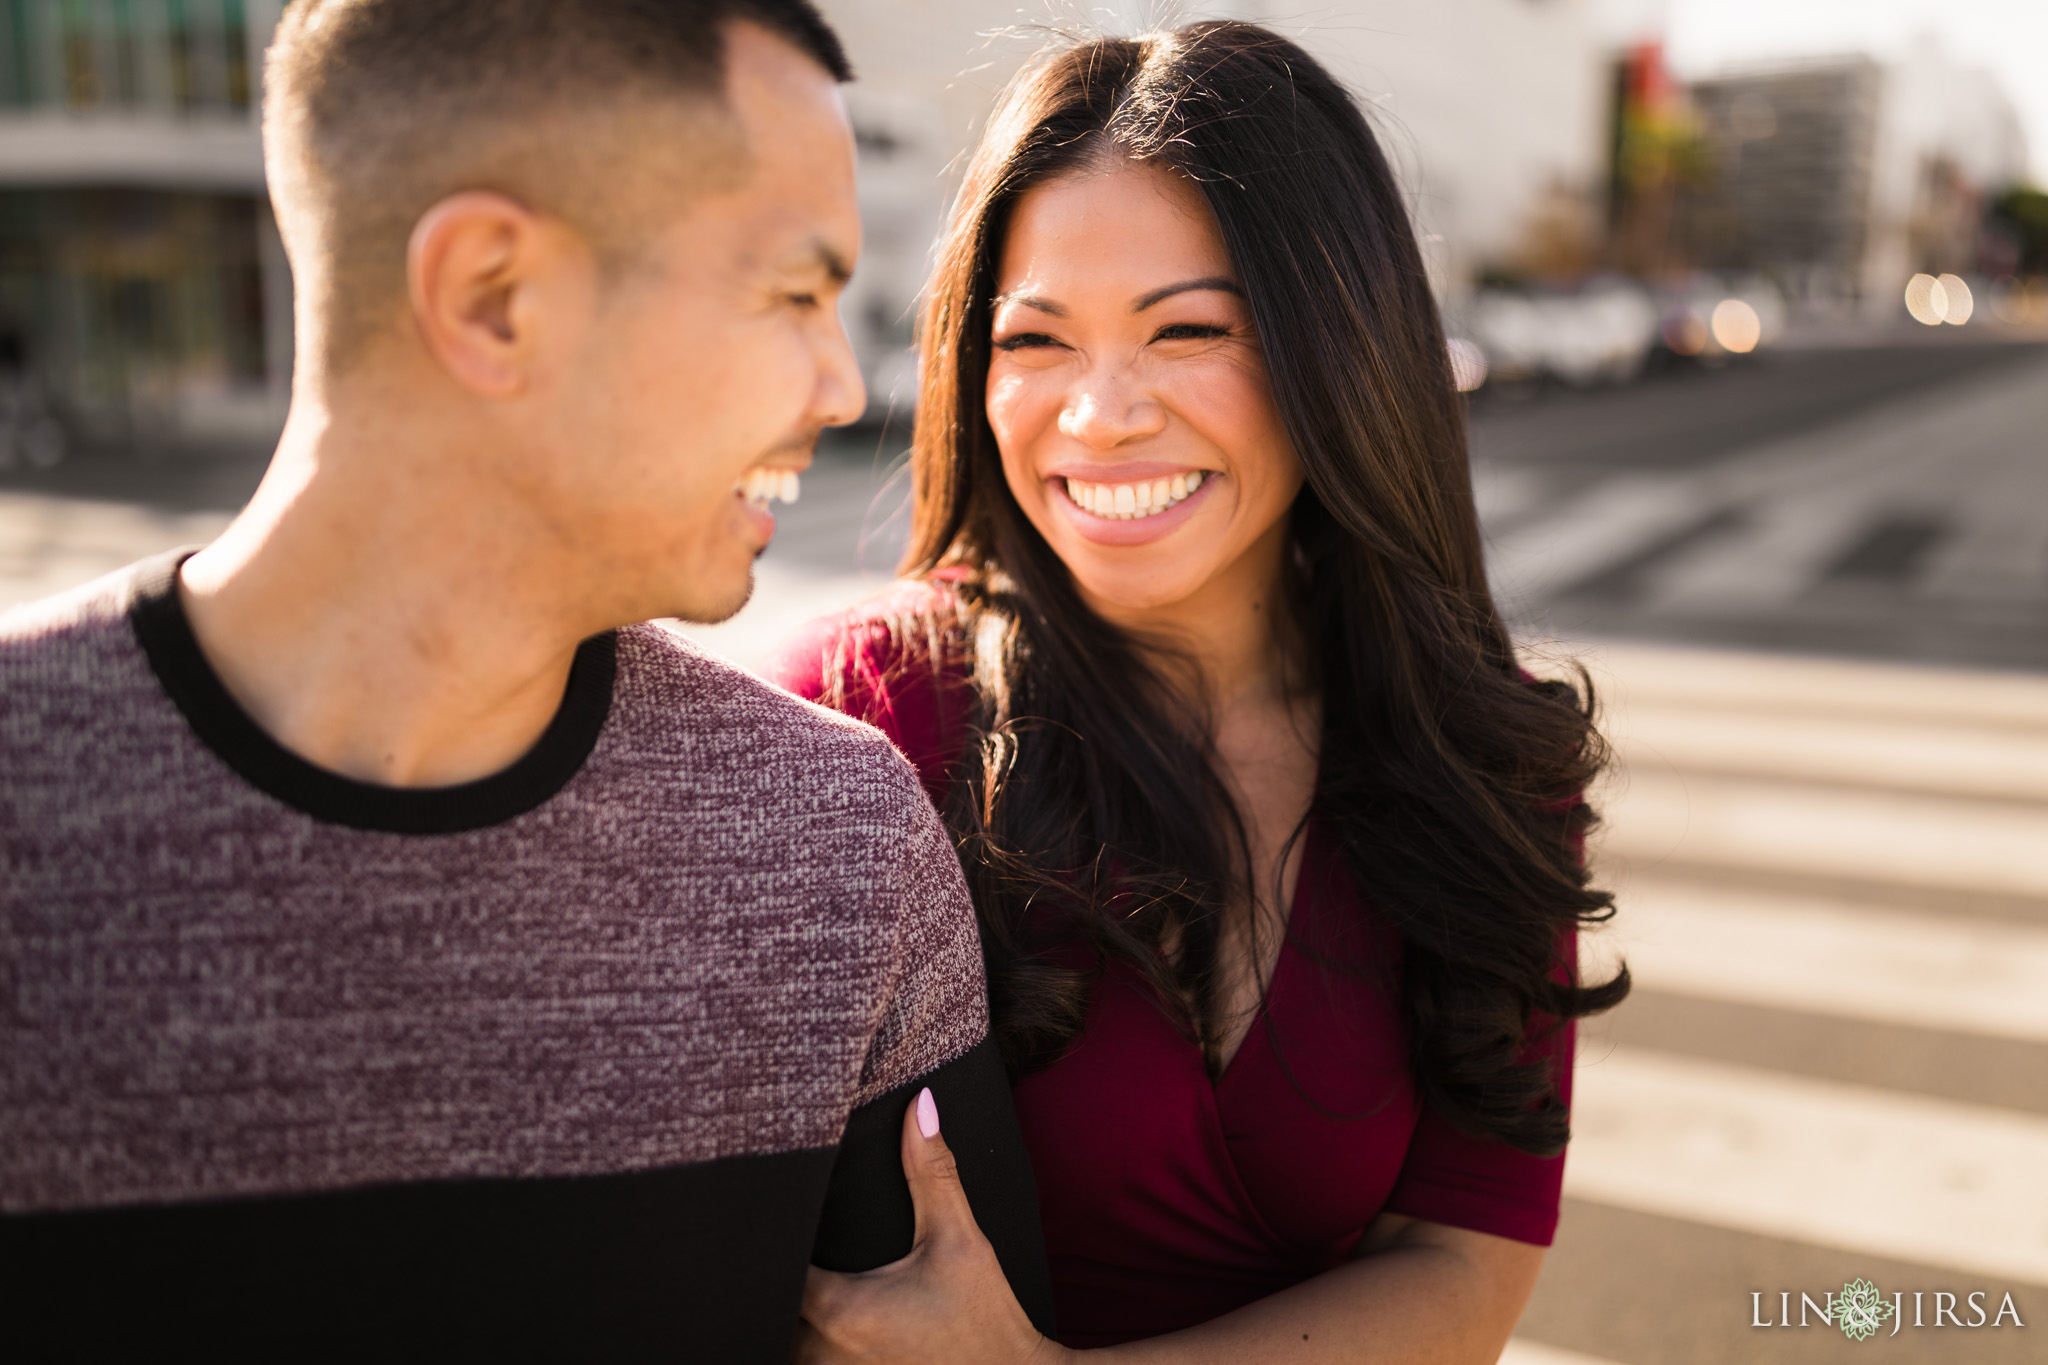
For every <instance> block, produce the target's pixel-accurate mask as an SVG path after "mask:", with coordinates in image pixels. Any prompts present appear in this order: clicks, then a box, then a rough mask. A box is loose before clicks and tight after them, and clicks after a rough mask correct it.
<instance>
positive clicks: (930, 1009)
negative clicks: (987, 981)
mask: <svg viewBox="0 0 2048 1365" xmlns="http://www.w3.org/2000/svg"><path fill="white" fill-rule="evenodd" d="M169 573H170V574H171V575H172V576H173V581H174V575H175V562H172V563H171V564H170V567H169ZM164 574H165V567H164V565H163V564H162V563H157V564H154V565H152V564H145V565H141V566H136V567H134V568H131V569H129V570H125V571H122V572H121V573H118V574H115V575H111V576H109V577H108V578H105V579H102V580H100V581H98V582H97V583H93V584H89V585H87V586H86V587H84V588H81V589H79V590H76V591H74V592H71V593H68V594H65V595H63V596H61V597H58V598H54V599H50V600H48V601H45V602H43V603H38V604H32V605H30V606H29V607H25V608H20V609H16V610H15V611H13V612H10V613H8V614H6V615H4V616H0V869H4V877H0V1210H5V1211H8V1212H24V1211H32V1210H52V1209H70V1208H91V1207H101V1206H110V1205H118V1204H126V1203H135V1202H155V1201H184V1200H197V1199H213V1198H220V1197H226V1196H247V1195H261V1194H266V1193H269V1194H275V1193H282V1192H287V1191H317V1190H335V1189H342V1188H348V1187H354V1186H362V1185H371V1184H378V1183H384V1182H394V1181H411V1180H427V1179H445V1178H449V1177H469V1176H535V1175H581V1174H594V1173H599V1172H614V1171H633V1170H644V1169H650V1168H656V1167H668V1166H675V1165H679V1164H685V1163H696V1162H703V1161H710V1160H716V1159H719V1158H723V1157H729V1156H738V1155H746V1154H759V1153H769V1152H780V1151H791V1150H797V1149H806V1148H817V1147H829V1146H831V1145H832V1144H834V1143H835V1142H837V1141H838V1139H839V1136H840V1133H841V1130H842V1128H843V1126H844V1124H845V1121H846V1118H847V1115H848V1113H849V1112H850V1111H851V1110H852V1109H853V1108H854V1107H855V1106H857V1105H860V1104H862V1103H865V1102H866V1101H868V1100H870V1099H872V1098H874V1097H876V1096H879V1095H881V1094H883V1093H884V1092H886V1091H888V1090H890V1089H892V1088H894V1087H896V1086H898V1085H901V1084H903V1083H905V1082H906V1081H908V1080H910V1079H912V1078H914V1077H917V1076H919V1075H922V1074H924V1073H927V1072H930V1071H932V1070H933V1069H934V1068H936V1067H938V1066H940V1065H942V1064H943V1063H945V1062H947V1061H949V1060H951V1059H953V1058H955V1057H958V1056H960V1055H962V1054H963V1053H965V1052H967V1051H968V1050H969V1049H970V1048H972V1047H973V1046H974V1045H975V1044H976V1043H977V1042H979V1041H980V1040H981V1039H982V1037H983V1036H984V1035H985V1033H986V1031H987V1026H988V1020H987V1005H986V999H985V992H984V986H983V980H982V968H981V958H980V950H979V946H978V941H977V938H976V934H975V928H974V923H973V916H972V911H971V909H970V907H969V904H968V900H967V896H966V891H965V888H964V885H963V883H962V879H961V876H960V871H959V866H958V863H957V861H956V859H955V856H954V852H953V849H952V846H951V844H950V842H949V840H948V838H947V835H946V833H945V831H944V830H943V828H942V827H941V825H940V823H939V820H938V818H937V816H936V815H935V814H934V813H933V811H932V809H931V806H930V804H929V802H928V801H927V800H926V798H925V795H924V793H923V791H922V790H921V788H920V786H919V781H918V778H917V776H916V775H915V774H914V773H913V772H912V770H911V768H910V767H909V765H908V764H907V763H906V762H905V761H904V760H903V759H902V758H901V757H900V756H899V755H898V754H897V752H896V751H895V749H894V748H893V747H892V746H891V745H890V743H889V742H888V741H887V740H886V739H884V738H882V737H881V736H880V735H879V734H877V733H876V732H875V731H873V730H872V729H870V728H868V727H867V726H865V725H862V724H859V723H857V722H854V721H850V720H847V719H845V718H843V717H841V716H839V715H837V714H835V713H833V712H830V711H827V710H824V709H823V708H820V707H817V706H813V705H811V704H809V703H807V702H803V701H799V700H797V699H796V698H794V697H792V696H790V695H788V694H787V693H785V692H782V691H780V690H778V689H776V688H774V687H772V686H770V685H768V684H766V683H763V682H761V681H759V680H757V679H755V678H753V677H751V676H749V675H747V674H745V673H743V672H741V671H740V670H738V669H736V668H734V667H732V666H730V665H728V664H726V663H724V662H722V661H720V660H719V659H717V658H715V657H714V656H712V655H710V654H708V653H706V652H705V651H703V650H701V649H699V648H698V647H696V646H694V645H692V644H690V643H689V642H687V641H685V640H683V639H680V638H678V637H677V636H675V635H673V634H671V633H670V632H668V631H666V630H663V629H661V628H659V627H657V626H653V625H643V626H636V627H632V628H628V629H624V630H621V631H618V632H616V635H615V640H614V643H613V646H612V657H613V659H614V665H615V672H614V673H613V676H612V678H611V686H610V694H609V710H608V712H605V713H604V714H603V717H602V725H601V729H596V731H595V733H596V738H595V742H594V744H593V745H592V746H591V747H590V749H589V752H588V754H587V757H585V758H583V760H582V762H581V763H580V765H577V766H573V770H572V771H570V773H569V775H568V776H567V778H566V780H565V781H564V782H562V784H561V785H560V786H559V789H557V790H553V791H552V793H551V794H545V795H544V799H539V800H538V802H537V804H534V805H533V806H532V808H531V809H527V810H525V811H524V812H523V813H520V814H517V815H514V816H512V817H511V818H509V819H504V820H502V821H500V822H498V823H493V824H489V825H487V826H485V827H481V828H472V829H460V830H456V831H454V832H448V833H431V834H421V833H401V832H392V831H390V830H381V829H375V828H358V827H351V826H349V825H346V824H341V823H336V822H334V821H332V820H327V819H321V818H317V817H316V816H314V815H311V814H308V813H307V812H306V811H304V810H302V809H299V808H298V807H296V806H295V805H294V804H292V803H291V801H289V800H287V799H282V798H280V797H279V796H278V795H275V794H273V793H272V792H270V791H266V790H264V789H262V788H260V787H259V786H257V785H255V784H253V783H252V782H251V781H249V780H248V779H247V778H245V777H244V776H243V775H242V773H241V772H238V771H237V767H236V766H235V765H233V764H232V763H231V762H230V761H228V759H227V758H224V756H223V755H222V754H221V753H219V752H217V751H216V750H215V748H213V747H211V746H209V745H208V744H207V743H206V742H205V741H204V740H202V739H201V737H200V735H199V734H197V733H195V731H194V728H193V725H192V724H191V723H190V722H189V721H188V718H187V716H186V714H185V713H184V712H183V711H181V709H180V706H179V705H178V704H177V703H176V702H174V701H173V699H172V697H171V695H170V694H169V693H167V691H166V687H165V684H164V683H163V682H162V681H161V680H160V679H159V677H158V675H157V672H156V671H154V670H153V668H152V657H153V655H152V654H151V653H149V652H146V651H145V649H144V648H143V647H142V645H141V643H140V642H139V641H138V637H137V631H136V627H135V624H134V622H133V620H132V619H131V614H132V609H133V607H134V605H135V603H136V601H137V599H138V595H139V594H140V593H142V592H145V591H148V590H149V589H148V587H147V585H148V584H149V583H150V582H151V581H157V582H159V583H161V581H162V579H163V576H164ZM152 575H153V576H154V578H152ZM170 591H171V592H173V593H175V587H174V586H173V587H172V588H170ZM598 704H599V706H600V707H602V706H603V704H604V703H603V702H602V701H600V702H599V703H598ZM374 790H375V789H373V792H374ZM451 790H455V789H451Z"/></svg>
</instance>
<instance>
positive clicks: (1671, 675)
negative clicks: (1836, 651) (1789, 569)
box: [1586, 642, 2048, 731]
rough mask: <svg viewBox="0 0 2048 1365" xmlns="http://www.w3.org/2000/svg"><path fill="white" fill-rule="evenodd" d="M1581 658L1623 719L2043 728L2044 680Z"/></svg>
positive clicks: (1745, 654) (1646, 656) (1646, 648)
mask: <svg viewBox="0 0 2048 1365" xmlns="http://www.w3.org/2000/svg"><path fill="white" fill-rule="evenodd" d="M1586 657H1587V660H1588V662H1589V664H1590V665H1591V666H1592V668H1593V672H1594V676H1595V680H1596V681H1597V682H1600V683H1601V684H1603V695H1604V696H1605V698H1606V700H1607V703H1608V705H1609V706H1610V707H1612V708H1616V709H1618V710H1619V712H1620V713H1621V721H1622V724H1623V725H1624V726H1625V725H1626V723H1627V717H1628V713H1629V712H1630V710H1631V709H1632V708H1634V707H1636V706H1642V705H1656V706H1672V705H1684V706H1688V707H1700V708H1719V709H1722V710H1728V711H1736V712H1740V713H1741V714H1743V715H1757V716H1766V715H1798V716H1806V717H1819V718H1841V717H1874V718H1883V719H1886V720H1904V719H1910V720H1917V721H1920V722H1923V723H1927V724H1932V725H1937V726H1943V727H1954V728H1961V727H1965V726H1982V727H1997V728H2003V729H2010V730H2015V731H2024V730H2042V731H2048V678H2040V677H2033V676H2029V675H2026V674H2019V673H1982V672H1974V671H1968V670H1963V669H1950V668H1930V667H1927V666H1924V665H1905V664H1877V663H1863V662H1854V663H1852V662H1849V661H1846V660H1840V659H1808V658H1797V657H1786V656H1781V655H1772V654H1758V653H1753V652H1749V651H1744V650H1734V649H1699V648H1695V647H1687V646H1683V645H1645V644H1622V643H1617V642H1607V643H1603V644H1600V645H1596V646H1592V647H1589V648H1588V649H1587V650H1586Z"/></svg>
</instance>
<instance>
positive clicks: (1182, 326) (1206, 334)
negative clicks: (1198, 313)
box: [1152, 322, 1230, 341]
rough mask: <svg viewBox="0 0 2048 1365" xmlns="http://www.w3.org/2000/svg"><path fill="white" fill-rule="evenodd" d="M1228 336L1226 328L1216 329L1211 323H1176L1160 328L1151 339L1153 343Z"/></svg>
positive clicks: (1202, 339) (1228, 331)
mask: <svg viewBox="0 0 2048 1365" xmlns="http://www.w3.org/2000/svg"><path fill="white" fill-rule="evenodd" d="M1229 335H1230V329H1229V328H1228V327H1218V326H1216V325H1214V324H1213V323H1207V322H1176V323H1174V324H1173V325H1172V326H1169V327H1161V328H1160V329H1159V334H1158V335H1157V336H1155V337H1153V338H1152V339H1153V340H1154V341H1204V340H1209V339H1211V338H1214V337H1227V336H1229Z"/></svg>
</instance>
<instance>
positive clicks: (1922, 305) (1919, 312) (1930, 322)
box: [1906, 275, 1948, 327]
mask: <svg viewBox="0 0 2048 1365" xmlns="http://www.w3.org/2000/svg"><path fill="white" fill-rule="evenodd" d="M1906 311H1907V312H1908V313H1911V314H1912V315H1913V321H1915V322H1921V323H1925V324H1926V325H1927V326H1929V327H1939V326H1941V320H1942V318H1943V316H1944V315H1945V314H1946V313H1947V312H1948V290H1946V289H1944V288H1943V287H1942V284H1941V281H1940V280H1937V279H1935V278H1934V276H1932V275H1915V276H1914V277H1913V278H1912V279H1910V280H1907V281H1906Z"/></svg>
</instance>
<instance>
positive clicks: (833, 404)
mask: <svg viewBox="0 0 2048 1365" xmlns="http://www.w3.org/2000/svg"><path fill="white" fill-rule="evenodd" d="M824 330H825V333H826V335H825V337H824V338H823V340H822V341H821V342H820V347H821V350H822V354H820V355H819V357H818V385H817V391H816V396H815V398H814V400H813V404H812V413H811V415H812V417H813V418H814V419H815V420H816V421H817V424H818V425H819V426H821V427H843V426H846V425H848V424H849V423H852V422H857V421H859V420H860V415H861V414H862V413H863V412H866V411H867V407H868V386H867V381H866V380H864V379H862V378H861V375H860V362H859V361H858V360H856V359H855V358H854V354H853V339H852V338H851V337H849V336H847V334H846V322H845V320H844V319H842V318H841V317H840V316H839V310H838V309H836V308H835V309H833V310H832V320H831V322H830V323H828V324H827V325H826V327H825V329H824Z"/></svg>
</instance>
